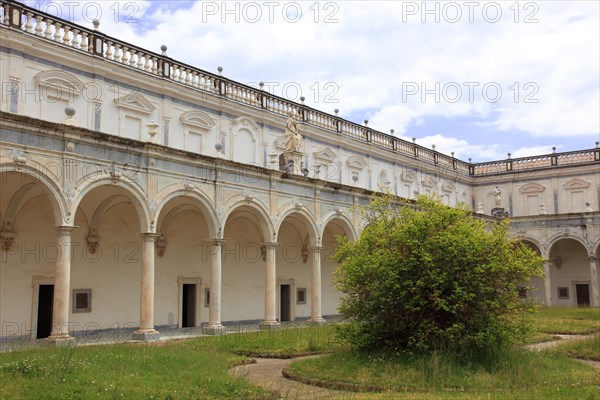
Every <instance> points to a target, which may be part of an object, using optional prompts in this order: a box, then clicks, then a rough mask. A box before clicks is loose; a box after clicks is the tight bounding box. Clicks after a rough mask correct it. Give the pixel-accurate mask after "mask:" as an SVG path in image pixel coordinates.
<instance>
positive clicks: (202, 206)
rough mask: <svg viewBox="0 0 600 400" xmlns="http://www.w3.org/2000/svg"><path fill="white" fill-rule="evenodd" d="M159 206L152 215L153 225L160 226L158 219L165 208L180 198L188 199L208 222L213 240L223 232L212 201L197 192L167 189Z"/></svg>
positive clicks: (161, 197)
mask: <svg viewBox="0 0 600 400" xmlns="http://www.w3.org/2000/svg"><path fill="white" fill-rule="evenodd" d="M159 196H160V199H159V201H158V206H157V207H156V210H155V211H154V214H153V215H152V223H153V224H154V225H156V224H158V219H159V217H160V215H161V213H162V212H163V210H164V207H165V206H166V205H167V204H168V203H169V202H170V201H171V200H174V199H176V198H178V197H182V198H187V199H189V200H190V203H192V204H190V205H191V206H193V207H194V208H196V209H197V210H198V211H199V212H200V213H201V214H202V215H203V216H204V219H205V220H206V223H207V226H208V233H209V235H210V236H211V237H212V238H217V237H220V234H219V231H222V230H221V229H220V226H219V222H218V221H219V219H218V217H217V213H216V211H215V208H214V207H213V205H212V203H211V202H210V200H209V199H208V198H207V197H205V196H204V195H203V194H201V193H198V192H196V191H189V190H185V189H175V190H173V189H172V187H168V188H166V189H165V190H164V191H163V192H162V193H161V194H160V195H159Z"/></svg>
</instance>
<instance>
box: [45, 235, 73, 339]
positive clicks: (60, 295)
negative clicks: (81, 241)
mask: <svg viewBox="0 0 600 400" xmlns="http://www.w3.org/2000/svg"><path fill="white" fill-rule="evenodd" d="M56 229H57V230H58V234H57V245H58V248H59V249H60V254H59V257H58V259H57V260H56V272H55V274H54V301H53V305H52V332H51V333H50V336H49V337H48V340H51V341H54V342H62V341H69V340H73V338H72V337H71V336H70V335H69V309H70V307H69V306H70V302H69V298H70V297H69V295H70V292H71V258H72V248H71V233H72V232H73V231H74V230H75V229H77V228H76V227H73V226H59V227H57V228H56Z"/></svg>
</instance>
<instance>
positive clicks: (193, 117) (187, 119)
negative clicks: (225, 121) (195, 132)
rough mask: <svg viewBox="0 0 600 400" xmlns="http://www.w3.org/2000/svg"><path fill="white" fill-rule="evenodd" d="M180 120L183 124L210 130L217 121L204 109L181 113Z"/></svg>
mask: <svg viewBox="0 0 600 400" xmlns="http://www.w3.org/2000/svg"><path fill="white" fill-rule="evenodd" d="M179 120H180V121H181V123H182V124H183V125H189V126H193V127H196V128H200V129H203V130H207V131H208V130H210V129H211V128H212V127H213V126H215V121H214V120H213V119H212V118H211V117H209V116H208V114H206V113H203V112H202V111H187V112H184V113H183V114H181V116H180V117H179Z"/></svg>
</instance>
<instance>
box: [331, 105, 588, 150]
mask: <svg viewBox="0 0 600 400" xmlns="http://www.w3.org/2000/svg"><path fill="white" fill-rule="evenodd" d="M333 112H334V113H335V116H336V117H337V116H338V114H339V113H340V110H339V109H337V108H336V109H335V110H333ZM596 147H598V142H596Z"/></svg>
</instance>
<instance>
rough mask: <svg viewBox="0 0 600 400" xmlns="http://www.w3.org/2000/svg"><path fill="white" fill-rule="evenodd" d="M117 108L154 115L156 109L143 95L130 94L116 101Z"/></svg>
mask: <svg viewBox="0 0 600 400" xmlns="http://www.w3.org/2000/svg"><path fill="white" fill-rule="evenodd" d="M115 103H117V107H120V108H126V109H128V110H132V111H137V112H140V113H142V114H152V112H153V111H154V110H156V107H154V105H152V103H150V101H149V100H148V99H147V98H145V97H144V96H143V95H142V94H141V93H137V92H135V93H130V94H128V95H127V96H123V97H119V98H118V99H115Z"/></svg>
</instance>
